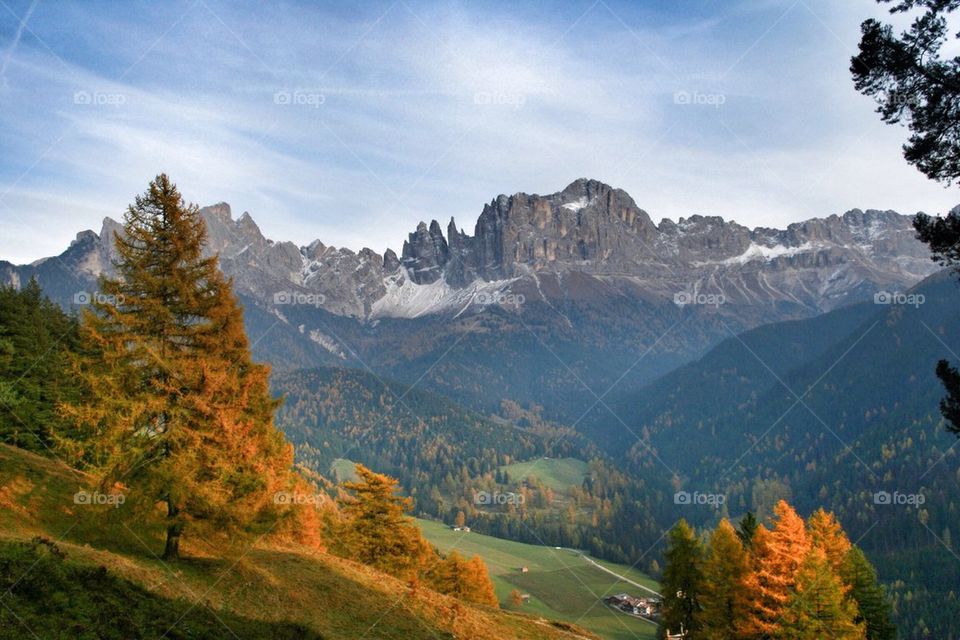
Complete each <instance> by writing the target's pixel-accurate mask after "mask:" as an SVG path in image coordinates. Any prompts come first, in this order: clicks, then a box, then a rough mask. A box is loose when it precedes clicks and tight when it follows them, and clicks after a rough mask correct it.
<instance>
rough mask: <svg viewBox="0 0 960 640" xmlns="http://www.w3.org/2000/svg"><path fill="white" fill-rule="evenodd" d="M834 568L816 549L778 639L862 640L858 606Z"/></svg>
mask: <svg viewBox="0 0 960 640" xmlns="http://www.w3.org/2000/svg"><path fill="white" fill-rule="evenodd" d="M845 591H846V589H845V588H844V585H843V582H842V581H841V580H840V578H839V576H837V575H836V574H835V573H834V571H833V568H832V567H831V565H830V560H829V559H828V558H827V554H826V552H824V550H823V549H821V548H819V547H812V548H811V549H810V551H809V552H808V553H807V557H806V558H805V559H804V561H803V563H801V565H800V567H799V570H798V571H797V574H796V580H795V585H794V588H793V590H792V591H791V593H790V597H789V598H788V600H787V603H786V607H785V609H784V612H783V616H782V622H781V624H780V626H779V628H778V629H777V631H776V633H775V634H774V637H775V638H777V639H778V640H779V639H782V640H822V639H824V638H832V639H834V640H862V639H864V638H866V631H865V627H864V625H863V623H858V622H857V621H856V617H857V608H856V604H855V603H854V602H853V601H852V600H850V599H848V598H847V597H846V596H845Z"/></svg>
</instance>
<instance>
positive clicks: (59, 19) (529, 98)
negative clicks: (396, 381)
mask: <svg viewBox="0 0 960 640" xmlns="http://www.w3.org/2000/svg"><path fill="white" fill-rule="evenodd" d="M805 1H806V3H807V4H808V5H809V6H810V7H811V8H812V9H813V10H814V11H815V12H816V15H813V14H812V13H811V12H810V11H807V10H805V9H804V7H803V6H801V5H800V4H798V3H796V2H792V3H791V2H769V3H767V6H760V5H758V4H756V3H750V4H745V5H742V6H740V5H734V4H732V3H720V4H708V5H702V6H701V5H695V3H689V5H690V6H696V7H699V8H698V9H697V10H696V11H693V10H688V9H685V8H683V7H680V4H682V3H677V5H676V7H674V3H668V4H669V5H670V7H671V9H669V10H660V11H655V10H650V9H645V8H643V7H638V6H637V5H633V4H623V5H620V4H616V3H613V2H605V3H597V4H593V3H592V2H590V3H584V4H583V5H582V6H579V7H577V8H570V9H563V10H555V9H552V8H548V7H542V8H540V7H526V8H517V7H512V6H506V5H503V6H498V5H488V6H485V7H484V9H483V10H480V9H475V8H473V7H470V6H458V5H454V6H452V7H451V6H450V5H445V4H434V3H415V2H401V3H392V4H391V3H389V2H385V3H382V4H378V5H363V6H362V7H360V8H357V7H353V6H349V5H343V6H336V5H335V6H333V7H326V8H323V9H321V8H318V7H315V6H312V5H300V4H290V5H283V6H278V5H248V6H240V7H236V6H234V5H227V4H224V5H221V4H218V3H214V2H209V3H208V2H191V1H188V2H184V3H182V4H172V5H164V6H163V7H160V6H158V5H136V6H137V9H138V10H137V11H136V12H133V13H129V12H128V13H122V14H121V13H120V12H119V11H117V10H116V9H115V8H113V7H112V5H95V6H93V7H89V8H87V7H86V6H85V5H62V6H61V5H56V6H50V7H48V6H47V5H44V11H42V12H38V13H37V15H36V16H35V17H34V19H33V21H32V22H31V31H34V32H35V33H36V34H37V36H38V38H42V40H43V42H44V43H46V46H43V45H40V44H38V43H33V42H32V41H33V39H24V40H23V42H22V43H21V44H20V45H19V46H18V47H17V49H16V55H15V56H13V57H11V58H10V62H9V65H7V75H8V77H9V83H8V85H9V86H8V87H7V89H6V90H4V91H3V92H0V145H2V146H3V148H4V150H5V151H4V154H3V157H2V158H0V194H4V193H5V192H6V194H5V195H0V224H2V225H3V226H4V228H5V229H6V230H8V233H5V234H0V258H5V259H14V260H18V261H28V260H32V259H35V258H37V257H40V256H41V255H47V254H50V253H52V252H54V251H56V250H59V249H60V248H62V247H63V246H65V245H66V243H67V242H69V240H70V239H71V238H72V237H73V235H74V234H75V233H76V231H78V230H80V229H82V228H94V229H98V228H99V225H100V218H101V217H102V216H103V215H112V216H114V217H116V216H119V215H120V214H121V213H122V211H123V209H124V206H125V204H126V203H127V202H129V201H130V200H131V199H132V196H133V195H134V194H135V193H137V192H139V191H141V190H142V189H143V188H144V187H145V185H146V182H147V180H149V179H150V178H151V177H152V176H153V175H154V174H156V173H157V172H159V171H167V172H169V173H170V174H171V175H172V176H173V177H174V178H175V180H177V182H178V183H179V184H180V186H181V188H182V190H183V191H184V193H185V194H186V196H187V197H188V198H189V199H192V200H194V201H197V202H198V203H200V204H207V203H212V202H216V201H221V200H226V201H228V202H230V203H231V204H232V205H233V206H234V207H235V209H236V210H237V211H238V212H239V211H243V210H249V211H250V212H251V213H252V214H253V215H254V217H255V218H256V219H257V221H258V223H260V225H261V227H262V228H263V230H264V232H265V233H267V234H268V235H269V236H272V237H275V238H279V239H292V240H295V241H297V242H301V243H307V242H309V241H310V240H312V239H313V238H317V237H319V238H321V239H322V240H323V241H324V242H325V243H327V244H336V245H345V246H350V247H353V248H360V247H362V246H370V247H372V248H374V249H377V250H383V249H385V248H386V247H388V246H392V247H394V248H397V247H398V246H399V244H400V243H401V242H402V240H403V238H404V237H405V234H406V233H407V232H408V231H409V230H411V229H412V228H413V227H414V225H415V224H416V222H417V221H418V220H420V219H430V218H438V219H441V220H444V221H445V220H446V219H448V218H449V217H450V216H455V217H456V218H457V221H458V223H459V224H460V225H461V226H463V227H466V228H467V229H471V228H472V226H473V223H474V220H475V219H476V216H477V215H478V213H479V212H480V210H481V208H482V205H483V203H484V202H487V201H489V200H490V199H491V198H493V197H495V196H496V195H497V194H499V193H514V192H517V191H528V192H539V193H545V192H550V191H554V190H557V189H560V188H562V187H563V186H565V185H566V184H567V183H568V182H570V181H571V180H573V179H575V178H577V177H582V176H590V177H596V178H598V179H601V180H607V181H610V182H613V183H615V184H616V186H620V187H623V188H625V189H627V191H629V192H630V193H631V194H632V195H633V196H634V197H635V199H636V200H637V202H638V203H639V204H640V206H642V207H644V208H646V209H647V210H648V211H649V212H650V213H651V215H652V216H653V217H654V218H655V219H657V220H658V219H659V218H661V217H672V218H676V217H679V216H686V215H690V214H692V213H715V214H720V215H724V216H725V217H728V218H729V217H733V218H736V219H737V220H738V221H740V222H742V223H745V224H751V225H757V224H765V225H783V224H786V223H788V222H791V221H794V220H798V219H802V218H808V217H811V216H813V215H829V214H830V213H835V212H842V211H844V210H845V209H848V208H852V207H855V206H860V207H868V206H872V207H884V208H886V207H891V208H897V209H899V210H902V211H905V212H913V211H915V210H918V209H925V210H928V211H937V210H943V209H945V208H946V207H948V206H951V205H952V204H954V202H952V200H956V199H957V198H956V197H955V195H954V194H953V193H952V192H948V191H945V190H943V189H941V188H940V187H937V186H936V185H933V184H931V183H929V182H927V181H926V180H924V179H923V178H922V176H921V175H920V174H919V173H917V172H916V171H915V170H913V169H912V168H910V167H908V166H907V165H906V164H905V163H904V162H903V160H902V159H901V157H900V151H899V145H900V143H901V141H902V138H903V136H904V133H903V131H899V130H897V129H896V128H893V127H888V126H885V125H883V124H882V123H880V122H879V120H878V119H877V117H876V116H875V114H873V113H871V111H872V104H871V103H870V101H869V100H867V99H865V98H863V97H862V96H858V95H857V94H856V93H855V92H854V91H853V89H852V86H851V83H850V80H849V76H848V72H847V70H846V67H847V64H848V59H849V55H850V53H851V50H852V49H853V48H855V45H856V42H857V39H858V25H859V21H860V20H861V19H862V18H863V17H866V16H867V15H872V14H875V13H876V10H875V7H874V3H873V2H872V0H852V1H851V2H849V3H843V5H844V6H843V7H842V8H837V6H836V4H834V3H828V2H825V0H805ZM591 6H592V7H593V8H592V9H590V10H589V11H587V9H588V8H590V7H591ZM608 6H609V10H608V9H607V7H608ZM791 7H792V8H791ZM788 10H789V12H788V13H786V14H784V12H785V11H788ZM24 13H26V12H24ZM40 14H43V15H40ZM41 18H42V19H41ZM778 18H782V19H780V20H779V21H777V20H778ZM823 23H826V24H827V25H829V27H830V28H829V29H826V28H824V24H823ZM64 25H69V26H68V27H64ZM624 25H626V26H624ZM571 27H572V28H571ZM7 28H9V30H6V29H7ZM8 33H9V38H10V42H13V41H14V40H16V39H18V36H17V25H16V24H14V21H13V20H12V18H11V19H10V20H9V21H7V22H4V21H2V20H0V43H2V42H3V38H4V37H6V34H8ZM838 38H839V39H838ZM845 42H849V47H845V46H844V43H845ZM47 46H49V49H48V48H47ZM6 50H7V51H9V50H11V47H10V45H8V47H7V49H6ZM744 52H746V55H744ZM61 61H62V62H61ZM728 71H729V73H728ZM677 92H686V94H685V95H689V96H691V98H692V99H691V101H692V102H693V104H677V103H676V102H675V94H676V93H677ZM78 96H79V97H80V100H79V103H78V100H77V97H78ZM278 96H280V97H279V98H278ZM85 97H89V101H88V102H84V98H85ZM284 97H286V101H284ZM698 100H699V101H700V102H701V103H700V104H697V101H698ZM721 100H722V102H721ZM711 101H712V102H711ZM278 102H280V104H278ZM71 202H74V203H76V204H75V205H74V206H71V205H70V204H69V203H71ZM34 220H42V221H43V222H44V224H43V233H42V234H38V233H37V230H36V226H35V225H33V221H34ZM31 234H32V236H33V237H34V241H33V242H24V239H29V238H31ZM38 235H42V236H43V237H42V238H41V237H36V236H38Z"/></svg>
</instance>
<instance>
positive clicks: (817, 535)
mask: <svg viewBox="0 0 960 640" xmlns="http://www.w3.org/2000/svg"><path fill="white" fill-rule="evenodd" d="M807 533H808V534H809V536H810V544H811V545H813V546H814V547H816V548H818V549H822V550H823V552H824V553H825V554H826V556H827V561H828V562H829V563H830V568H831V569H832V570H833V572H834V573H837V574H839V572H840V567H841V566H843V562H844V560H845V559H846V557H847V553H848V552H849V551H850V547H851V545H850V539H849V538H847V534H846V532H845V531H844V530H843V527H842V526H840V522H838V521H837V518H836V517H835V516H834V515H833V514H832V513H830V512H829V511H825V510H824V509H823V508H820V509H817V510H816V511H814V512H813V515H811V516H810V517H809V518H808V519H807Z"/></svg>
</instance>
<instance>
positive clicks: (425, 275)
mask: <svg viewBox="0 0 960 640" xmlns="http://www.w3.org/2000/svg"><path fill="white" fill-rule="evenodd" d="M201 214H202V216H203V217H204V220H205V221H206V222H207V228H208V251H209V252H211V253H213V252H216V253H219V254H220V258H221V263H222V268H223V270H224V271H225V272H226V273H227V274H228V275H230V276H233V277H234V279H235V281H236V283H237V286H238V289H239V291H241V292H242V293H245V294H249V295H250V296H251V297H253V298H255V299H257V298H259V299H261V300H262V301H263V302H265V303H267V304H269V303H270V302H271V301H272V300H271V298H272V296H273V295H274V294H276V293H277V292H278V291H283V290H285V289H289V290H291V291H292V292H299V293H305V294H314V295H320V296H322V298H323V300H322V304H323V305H324V307H325V308H326V309H327V310H328V311H330V312H331V313H334V314H337V315H346V316H351V317H355V318H359V319H363V320H374V319H375V318H377V317H412V316H415V315H422V314H424V313H444V312H452V313H457V312H462V311H463V309H464V307H465V306H469V305H470V304H472V302H473V298H474V297H475V296H476V295H477V294H485V295H487V296H490V297H496V296H497V295H499V294H501V293H503V292H505V291H509V290H511V289H512V288H518V289H526V290H527V291H528V292H530V293H533V294H535V295H540V296H541V297H544V298H545V299H546V298H547V297H548V296H546V295H545V294H544V293H543V288H542V286H540V284H541V283H540V281H539V279H538V277H537V276H538V275H543V274H548V275H549V276H558V278H557V280H558V284H560V289H561V291H560V292H559V293H560V294H561V295H563V296H566V297H574V298H576V297H578V295H579V294H580V292H578V291H576V290H569V289H566V290H564V289H563V287H562V283H559V281H560V280H562V277H560V276H562V275H563V274H568V273H571V272H578V273H582V274H585V275H588V276H590V277H593V278H615V279H619V280H623V281H625V282H626V283H630V284H632V285H633V287H632V288H635V289H638V291H637V292H636V293H637V294H638V295H641V296H642V295H645V294H646V295H651V294H652V295H656V296H658V297H665V298H667V299H670V298H671V297H672V296H674V295H675V294H677V293H679V292H684V291H686V292H689V293H694V294H695V293H698V292H701V291H714V292H722V293H723V294H724V296H725V297H726V298H727V299H738V298H739V299H741V300H742V301H744V302H747V303H751V302H752V303H756V302H795V303H797V304H800V305H801V306H805V307H808V308H809V311H810V312H813V313H816V312H821V311H824V310H829V309H831V308H835V307H836V306H837V305H839V304H843V303H844V302H845V301H846V297H847V295H848V294H850V293H851V292H854V293H855V295H856V296H858V297H860V298H863V297H866V296H867V295H868V294H871V293H873V292H874V291H876V290H880V289H883V288H890V287H893V288H904V287H908V286H910V285H912V284H915V283H916V282H918V281H919V280H921V279H922V278H923V277H925V276H927V275H929V274H930V273H932V272H933V271H935V270H936V267H935V265H933V264H932V263H931V262H930V260H929V258H928V255H927V252H926V249H925V247H924V246H923V245H922V244H921V243H920V242H919V241H917V240H916V239H915V238H914V237H913V230H912V227H911V225H910V219H911V218H910V217H909V216H903V215H901V214H898V213H896V212H895V211H891V210H886V211H880V210H873V209H868V210H866V211H863V210H860V209H852V210H850V211H847V212H845V213H844V214H839V215H838V214H832V215H830V216H827V217H824V218H811V219H808V220H805V221H801V222H796V223H792V224H790V225H788V226H787V227H786V228H785V229H772V228H768V227H756V228H753V229H750V228H748V227H745V226H743V225H740V224H739V223H737V222H736V221H734V220H730V221H726V220H724V219H723V218H722V217H719V216H705V215H700V214H695V215H692V216H689V217H686V218H684V217H681V218H680V219H679V220H678V221H676V222H674V221H673V220H670V219H667V218H664V219H662V220H661V222H660V224H659V225H656V224H654V223H653V221H652V219H651V218H650V216H649V214H648V213H647V212H646V211H645V210H643V209H641V208H640V207H638V206H637V204H636V203H635V202H634V200H633V198H631V197H630V195H629V194H627V193H626V192H625V191H623V190H622V189H616V188H613V187H610V186H609V185H606V184H604V183H602V182H600V181H597V180H591V179H586V178H580V179H578V180H575V181H574V182H572V183H571V184H569V185H568V186H567V187H566V188H564V189H563V190H561V191H558V192H556V193H553V194H549V195H546V196H541V195H538V194H526V193H522V192H521V193H516V194H513V195H510V196H507V195H504V194H501V195H499V196H497V197H496V198H494V199H492V200H491V201H490V202H489V203H487V204H485V205H484V207H483V210H482V212H481V213H480V215H479V217H478V218H477V221H476V224H475V227H474V232H473V235H469V234H468V233H466V232H464V231H463V230H462V229H461V228H458V226H457V224H456V221H455V219H454V218H451V219H450V222H449V223H448V225H447V231H446V234H445V233H444V231H443V230H442V228H441V225H440V223H439V222H438V221H437V220H432V221H431V222H430V223H429V224H427V223H426V222H423V221H421V222H420V223H419V224H418V226H417V228H416V229H415V230H414V231H413V232H411V233H410V234H409V235H408V237H407V239H406V240H405V241H404V242H403V246H402V249H401V251H400V254H399V255H398V254H397V253H396V252H395V251H394V250H393V249H387V250H386V251H384V253H383V254H380V253H377V252H375V251H373V250H372V249H369V248H367V247H364V248H361V249H360V250H358V251H354V250H352V249H349V248H345V247H341V248H337V247H334V246H327V245H325V244H324V243H323V242H322V241H321V240H320V239H316V240H313V241H312V242H310V243H308V244H304V245H299V246H298V245H297V244H296V243H294V242H291V241H276V240H271V239H268V238H266V237H265V236H264V235H263V233H262V232H261V230H260V228H259V226H258V225H257V224H256V222H255V220H254V218H253V216H252V215H251V214H250V213H249V212H243V213H242V214H241V215H240V216H239V217H238V218H237V219H234V218H233V211H232V208H231V207H230V205H229V204H227V203H224V202H221V203H217V204H214V205H211V206H207V207H203V208H202V209H201ZM121 230H122V227H121V225H120V224H119V223H118V222H116V221H115V220H113V219H112V218H109V217H107V218H105V219H104V221H103V225H102V227H101V230H100V233H99V234H97V233H95V232H93V231H90V230H87V231H81V232H80V233H78V234H77V237H76V239H75V240H74V241H73V242H72V243H71V245H70V247H68V249H67V250H66V251H65V252H64V253H62V254H61V255H60V256H56V257H52V258H45V259H41V260H39V261H36V262H34V263H32V264H30V265H13V264H11V263H8V262H3V261H0V280H2V281H5V282H8V283H12V284H19V283H22V282H24V281H25V280H26V279H28V278H29V277H31V276H35V277H38V278H39V279H41V281H42V280H43V276H44V275H45V271H49V270H50V269H51V268H54V269H55V268H56V264H55V263H52V262H51V261H56V262H59V263H61V265H63V266H67V265H69V268H71V269H72V270H73V271H75V273H73V274H72V275H73V276H74V278H75V279H77V280H79V281H81V282H83V281H86V282H87V283H92V282H93V281H94V280H95V278H96V276H97V275H99V274H100V273H103V272H107V273H109V272H111V270H112V267H111V260H112V259H114V258H115V257H116V256H115V252H114V250H113V247H112V243H111V242H110V241H109V239H110V238H111V237H112V235H113V233H114V232H117V231H121ZM438 282H439V283H441V284H440V285H437V284H436V283H438ZM431 285H433V287H432V289H427V290H423V289H421V287H424V286H428V287H429V286H431ZM525 285H526V286H525ZM395 288H402V289H404V294H403V295H393V298H397V300H392V299H389V298H388V296H390V294H391V292H392V290H393V289H395ZM470 289H473V290H472V291H471V290H470ZM464 292H465V293H464ZM458 293H460V294H461V295H457V294H458ZM412 299H416V300H415V301H414V302H413V303H411V304H412V305H413V307H414V308H413V309H411V308H410V307H405V306H404V302H405V301H409V300H412ZM377 303H379V304H377Z"/></svg>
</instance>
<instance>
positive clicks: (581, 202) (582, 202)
mask: <svg viewBox="0 0 960 640" xmlns="http://www.w3.org/2000/svg"><path fill="white" fill-rule="evenodd" d="M588 204H590V202H589V201H588V200H587V199H586V198H578V199H577V200H576V202H568V203H567V204H565V205H562V206H563V208H564V209H566V210H567V211H580V209H583V208H584V207H586V206H587V205H588Z"/></svg>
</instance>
